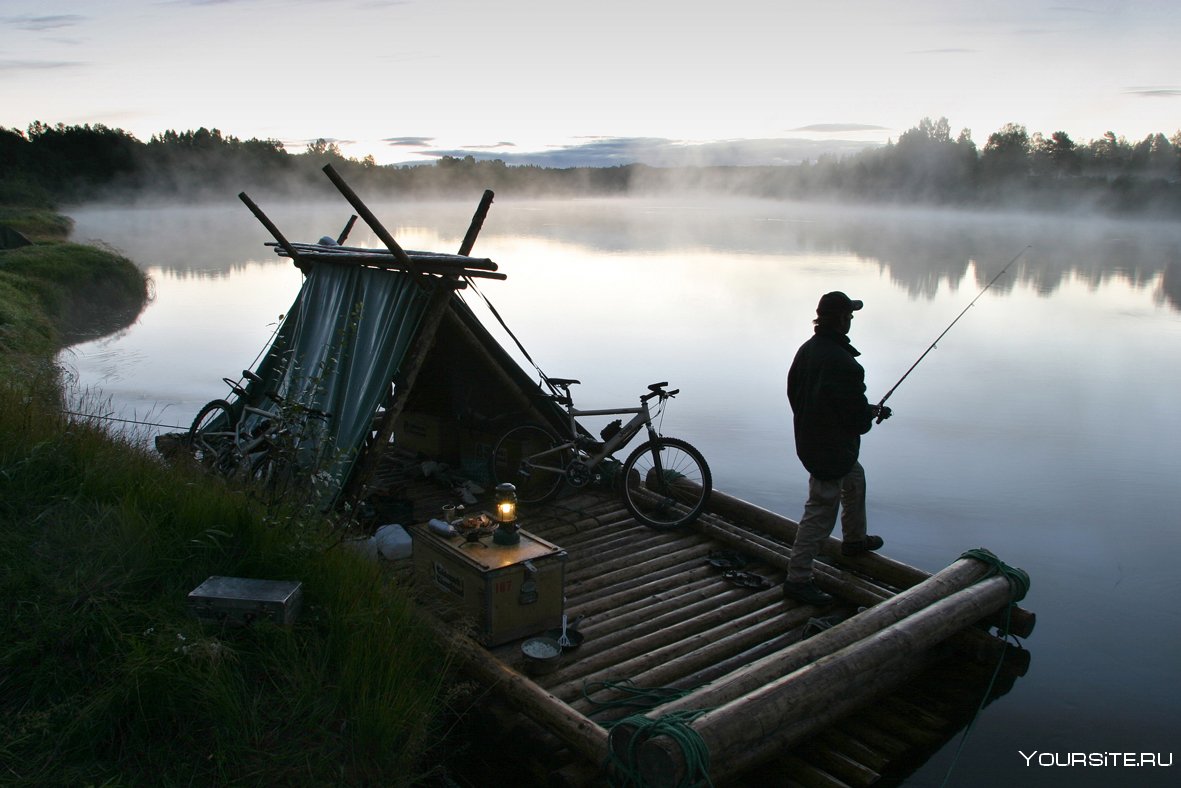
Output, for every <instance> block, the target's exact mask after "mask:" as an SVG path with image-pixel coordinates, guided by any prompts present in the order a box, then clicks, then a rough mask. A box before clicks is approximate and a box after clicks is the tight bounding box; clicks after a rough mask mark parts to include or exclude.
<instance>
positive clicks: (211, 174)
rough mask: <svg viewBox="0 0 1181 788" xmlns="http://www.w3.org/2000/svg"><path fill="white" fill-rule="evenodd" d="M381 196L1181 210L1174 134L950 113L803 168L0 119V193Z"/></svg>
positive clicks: (30, 197) (36, 196)
mask: <svg viewBox="0 0 1181 788" xmlns="http://www.w3.org/2000/svg"><path fill="white" fill-rule="evenodd" d="M327 163H331V164H332V165H333V166H334V167H335V168H336V169H338V170H339V171H340V172H341V173H342V174H343V175H344V177H345V178H346V179H348V180H349V181H350V183H354V184H356V185H360V186H363V187H364V188H366V189H375V190H380V191H382V192H383V193H387V194H388V193H392V194H397V193H404V194H407V195H427V196H439V195H449V194H465V195H470V194H471V192H472V191H474V190H480V189H484V188H491V189H493V190H495V191H497V193H498V194H501V195H526V194H544V195H574V194H597V195H617V194H625V193H629V192H634V191H668V190H687V189H694V190H722V191H726V192H729V193H735V194H745V195H753V196H761V197H772V198H780V199H804V200H842V201H855V202H868V203H882V202H889V203H904V204H921V205H955V206H962V207H982V206H987V207H1019V208H1042V209H1047V210H1069V209H1077V208H1090V209H1098V210H1102V211H1105V212H1111V213H1128V214H1138V215H1153V216H1163V217H1168V218H1181V131H1178V132H1176V133H1174V134H1173V135H1172V136H1171V137H1166V136H1165V135H1164V134H1161V133H1157V134H1150V135H1148V136H1147V137H1145V138H1144V139H1143V140H1140V141H1138V142H1131V141H1129V140H1127V139H1125V138H1124V137H1122V136H1116V134H1115V133H1114V132H1108V133H1107V134H1105V135H1103V136H1102V137H1100V138H1099V139H1093V140H1090V141H1088V142H1086V143H1080V142H1076V141H1075V140H1073V139H1072V138H1071V137H1070V135H1069V134H1068V133H1067V132H1065V131H1055V132H1053V133H1051V134H1049V135H1048V136H1047V135H1043V134H1042V133H1041V132H1034V133H1032V134H1031V133H1029V131H1028V130H1027V129H1026V127H1025V126H1023V125H1020V124H1016V123H1009V124H1006V125H1005V126H1004V127H1002V128H1001V129H999V130H997V131H996V132H993V133H992V134H990V135H989V136H988V138H987V140H986V142H985V143H984V145H983V146H977V144H976V143H975V142H974V141H973V139H972V135H971V132H970V131H969V130H967V129H964V130H962V131H960V132H959V133H958V134H957V135H955V136H953V135H952V133H951V128H950V125H949V123H948V121H947V119H946V118H940V119H938V120H931V119H930V118H924V119H922V120H921V121H920V122H919V123H918V125H917V126H915V127H914V128H911V129H908V130H907V131H905V132H903V133H902V134H901V135H899V137H898V139H897V140H896V141H895V140H891V141H890V142H888V143H887V144H886V145H884V146H881V147H877V148H870V149H866V150H864V151H862V152H860V153H857V154H853V155H847V156H843V157H835V156H822V157H820V158H818V159H817V160H815V161H807V162H804V163H802V164H798V165H777V166H755V167H750V166H743V167H738V166H734V167H726V166H715V167H660V168H657V167H650V166H646V165H642V164H631V165H623V166H614V167H573V168H552V167H539V166H535V165H508V164H506V163H505V162H504V161H503V160H501V159H476V158H474V157H473V156H465V157H463V158H457V157H452V156H443V157H442V158H440V159H439V160H438V161H436V162H435V163H433V164H428V165H378V164H376V163H375V162H374V160H373V158H372V157H366V158H365V159H363V160H357V159H354V158H347V157H345V156H344V155H342V153H341V151H340V148H339V146H337V145H336V144H335V143H332V142H329V141H327V140H323V139H321V140H317V141H315V142H313V143H310V144H308V145H307V146H306V148H305V149H304V150H303V151H300V152H298V153H291V152H289V151H288V150H287V149H286V148H285V147H284V145H283V143H281V142H279V141H278V140H274V139H266V140H260V139H256V138H252V139H248V140H242V139H239V138H237V137H234V136H231V135H226V134H223V133H222V132H221V131H220V130H218V129H206V128H200V129H197V130H195V131H183V132H178V131H172V130H170V131H165V132H162V133H159V134H155V135H153V136H152V138H151V139H150V140H149V141H147V142H142V141H140V140H138V139H137V138H136V137H135V136H134V135H132V134H130V133H128V132H126V131H123V130H121V129H117V128H110V127H107V126H104V125H102V124H94V125H90V124H86V125H74V126H66V125H63V124H57V125H54V126H50V125H48V124H45V123H42V122H40V121H37V122H34V123H32V124H31V125H30V126H29V127H28V129H27V130H25V131H21V130H18V129H14V128H13V129H9V128H4V127H0V203H12V202H23V203H35V202H40V203H45V204H50V203H52V202H54V201H79V200H87V199H97V198H112V197H115V196H117V195H129V196H135V195H142V194H144V193H149V194H152V195H161V196H169V197H180V198H191V199H202V198H207V197H210V196H218V197H224V195H225V194H226V193H227V192H228V193H230V194H236V193H237V192H238V191H243V190H245V191H251V192H252V193H254V192H258V193H268V194H269V193H292V192H299V191H302V190H309V189H310V190H317V189H318V190H323V189H324V185H325V179H324V177H323V174H322V173H321V171H320V170H321V168H322V167H323V166H324V164H327Z"/></svg>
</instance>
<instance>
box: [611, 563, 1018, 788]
mask: <svg viewBox="0 0 1181 788" xmlns="http://www.w3.org/2000/svg"><path fill="white" fill-rule="evenodd" d="M1010 593H1011V590H1010V588H1009V582H1008V581H1007V580H1006V579H1004V578H1002V577H991V578H988V579H986V580H984V581H982V582H980V583H977V584H976V585H974V586H971V587H969V588H966V589H963V590H961V591H957V592H956V593H955V594H952V595H951V596H950V597H948V598H946V599H943V600H940V601H939V602H937V603H936V604H933V605H931V606H929V607H927V608H925V609H923V610H921V611H919V612H917V613H915V614H914V615H912V616H909V617H908V618H906V619H904V620H902V621H900V622H898V623H895V624H893V625H891V626H889V627H887V628H886V629H883V630H881V631H879V632H877V633H875V634H874V635H872V636H870V637H868V638H866V639H864V640H862V641H859V642H857V643H855V644H853V645H851V646H848V647H846V648H843V649H841V650H840V651H837V652H835V653H833V654H830V655H828V656H826V657H823V658H821V659H819V660H817V661H816V662H813V663H810V664H808V665H806V666H805V667H803V668H800V669H799V670H797V671H795V672H793V673H791V674H789V675H788V676H786V677H784V678H781V679H778V680H776V681H774V682H771V683H769V684H766V685H764V686H762V687H760V688H758V689H757V690H755V691H754V692H751V693H748V694H747V695H744V696H742V697H739V698H736V699H735V700H733V701H730V702H728V703H726V704H725V705H723V706H721V707H720V708H716V709H714V710H712V711H710V712H708V713H706V714H704V715H703V716H701V717H699V718H698V719H696V720H695V721H694V722H693V724H692V727H693V729H694V730H695V731H697V733H698V735H699V736H700V737H701V739H702V741H703V742H704V744H705V746H706V747H707V748H708V749H709V751H710V752H711V753H713V754H714V757H715V758H724V759H730V758H731V757H733V755H732V754H738V755H737V757H736V758H735V760H733V761H729V762H728V761H727V760H722V761H720V762H719V763H718V765H717V769H716V770H715V771H713V774H714V775H715V777H720V776H723V775H726V774H729V773H731V772H732V771H733V770H735V769H736V768H737V764H739V763H741V762H742V761H744V760H747V759H750V758H754V757H756V755H760V757H761V755H765V753H766V752H767V750H768V749H769V748H770V749H774V748H775V747H777V746H784V745H785V744H786V743H787V742H788V741H789V739H791V740H794V741H799V740H801V739H802V738H804V737H805V736H807V735H810V734H812V733H814V732H815V731H816V730H818V729H819V728H820V727H822V726H821V725H820V724H818V723H817V722H815V721H816V720H820V719H823V718H824V717H825V714H826V713H827V711H826V710H828V709H829V708H830V707H832V706H833V704H834V699H838V698H842V697H847V696H852V697H855V698H857V699H858V700H859V701H860V702H863V700H864V694H863V693H862V692H861V691H860V690H861V688H862V687H863V686H864V685H865V684H866V683H867V681H868V679H866V676H867V675H870V676H872V675H874V674H875V673H878V674H881V665H882V664H885V663H887V662H889V663H895V662H897V661H898V660H900V659H911V660H915V661H918V660H920V659H921V658H925V657H926V656H927V655H929V653H930V652H929V649H930V647H931V646H932V645H933V644H934V643H937V642H939V641H941V640H943V639H945V638H946V637H948V636H949V635H950V634H952V633H954V632H956V631H958V630H959V629H961V628H963V627H964V626H966V625H968V624H969V623H971V622H972V621H975V620H978V619H979V618H981V617H982V616H983V615H986V614H987V613H988V612H990V611H992V610H995V609H996V608H997V607H999V606H1002V605H1004V604H1006V603H1007V602H1008V598H1009V595H1010ZM883 675H884V674H883ZM611 736H612V737H614V736H615V730H614V729H613V730H612V734H611ZM637 757H638V763H639V766H640V768H641V770H642V772H643V774H644V775H645V778H646V779H647V780H648V781H649V782H650V783H651V784H652V785H654V786H656V785H674V784H676V783H677V782H679V780H680V779H681V778H682V777H683V776H684V775H685V762H684V760H683V753H681V751H680V749H679V748H678V747H677V746H676V745H675V744H674V743H673V742H672V740H670V739H668V737H665V736H656V737H653V738H651V739H649V740H648V741H647V742H645V743H644V745H642V746H641V747H639V748H638V750H637Z"/></svg>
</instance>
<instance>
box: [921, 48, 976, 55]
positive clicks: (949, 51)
mask: <svg viewBox="0 0 1181 788" xmlns="http://www.w3.org/2000/svg"><path fill="white" fill-rule="evenodd" d="M979 51H980V50H979V49H968V48H966V47H941V48H938V49H914V50H911V51H910V52H909V53H907V54H911V55H971V54H975V53H976V52H979Z"/></svg>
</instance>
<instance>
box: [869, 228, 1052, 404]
mask: <svg viewBox="0 0 1181 788" xmlns="http://www.w3.org/2000/svg"><path fill="white" fill-rule="evenodd" d="M1028 251H1029V245H1026V247H1025V248H1024V249H1022V250H1021V251H1020V252H1018V253H1017V256H1016V257H1014V258H1013V259H1012V260H1010V261H1009V262H1008V263H1006V264H1005V267H1004V268H1002V269H1001V270H1000V271H997V274H996V276H994V277H993V278H992V279H989V280H988V284H986V285H985V286H984V289H983V290H981V291H980V292H979V293H977V294H976V297H975V298H973V299H972V300H971V301H970V302H969V303H968V305H967V306H966V307H964V311H963V312H960V313H959V314H958V315H956V318H955V320H953V321H951V322H950V323H948V324H947V328H945V329H943V333H942V334H940V335H939V336H937V337H935V341H934V342H932V343H931V345H930V347H928V348H927V349H926V350H924V351H923V355H921V356H919V358H918V361H915V362H914V363H913V364H911V365H910V369H908V370H906V373H905V374H904V375H903V376H902V377H900V378H898V382H897V383H895V384H894V385H893V387H892V388H891V389H890V390H889V391H887V392H886V396H884V397H882V401H881V402H879V403H878V404H877V410H878V417H877V421H876V422H875V423H876V424H881V423H882V420H883V419H885V418H886V417H885V416H883V415H881V414H882V412H883V411H882V406H883V405H885V404H886V400H888V399H890V395H891V394H893V393H894V391H895V389H897V388H898V387H899V386H901V385H902V381H904V380H906V377H907V375H909V374H910V373H911V372H914V368H915V367H917V366H918V365H919V362H921V361H922V360H923V359H924V358H926V357H927V354H928V353H930V352H931V351H932V350H934V349H935V346H936V345H938V344H939V340H941V339H943V337H945V336H947V332H948V331H951V327H952V326H954V325H955V324H956V323H958V322H960V318H961V317H963V316H964V315H965V314H967V312H968V310H969V309H971V308H972V307H973V305H975V303H976V302H977V301H979V300H980V296H982V295H984V293H985V292H986V291H987V290H988V288H990V287H992V284H993V282H995V281H996V280H998V279H1000V278H1001V276H1003V275H1004V273H1005V271H1008V270H1009V266H1011V265H1013V263H1015V262H1017V261H1018V260H1019V259H1020V258H1021V255H1023V254H1025V253H1026V252H1028Z"/></svg>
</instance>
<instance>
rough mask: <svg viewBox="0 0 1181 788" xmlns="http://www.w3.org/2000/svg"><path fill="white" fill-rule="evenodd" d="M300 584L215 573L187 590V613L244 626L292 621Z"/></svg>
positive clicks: (297, 611) (297, 608)
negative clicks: (265, 622)
mask: <svg viewBox="0 0 1181 788" xmlns="http://www.w3.org/2000/svg"><path fill="white" fill-rule="evenodd" d="M302 601H303V584H302V583H298V582H296V581H293V580H256V579H253V578H248V577H221V576H218V575H214V576H212V577H210V578H209V579H207V580H206V581H205V582H204V583H202V584H201V585H199V586H197V587H196V588H194V589H193V590H192V591H190V592H189V596H188V608H189V612H190V613H192V614H193V615H194V616H196V617H197V618H199V619H201V620H202V621H213V622H218V623H225V624H235V625H246V624H250V623H253V622H255V621H273V622H274V623H276V624H283V625H287V624H290V623H292V622H293V621H295V618H296V616H298V615H299V608H300V605H301V603H302Z"/></svg>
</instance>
